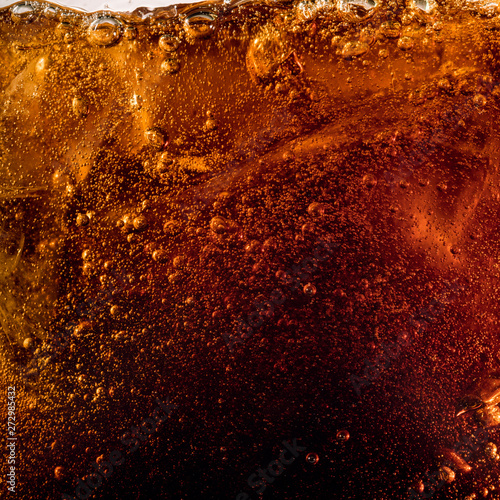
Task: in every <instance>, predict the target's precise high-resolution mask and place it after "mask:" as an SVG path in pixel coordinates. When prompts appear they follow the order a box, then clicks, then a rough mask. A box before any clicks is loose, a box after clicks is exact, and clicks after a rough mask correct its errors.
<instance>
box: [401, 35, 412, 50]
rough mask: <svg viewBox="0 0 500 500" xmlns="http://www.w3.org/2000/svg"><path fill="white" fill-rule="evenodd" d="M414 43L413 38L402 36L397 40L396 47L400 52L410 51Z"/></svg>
mask: <svg viewBox="0 0 500 500" xmlns="http://www.w3.org/2000/svg"><path fill="white" fill-rule="evenodd" d="M413 45H414V42H413V38H411V37H409V36H403V37H401V38H400V39H399V40H398V47H399V48H400V49H401V50H410V49H412V48H413Z"/></svg>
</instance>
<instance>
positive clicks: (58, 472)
mask: <svg viewBox="0 0 500 500" xmlns="http://www.w3.org/2000/svg"><path fill="white" fill-rule="evenodd" d="M65 472H66V471H65V469H64V467H56V468H55V469H54V477H55V478H56V479H57V480H58V481H61V480H62V479H64V475H65Z"/></svg>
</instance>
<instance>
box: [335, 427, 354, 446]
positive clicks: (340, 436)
mask: <svg viewBox="0 0 500 500" xmlns="http://www.w3.org/2000/svg"><path fill="white" fill-rule="evenodd" d="M350 437H351V436H350V434H349V431H346V430H341V431H338V432H337V436H336V438H337V441H339V442H340V443H345V442H346V441H349V438H350Z"/></svg>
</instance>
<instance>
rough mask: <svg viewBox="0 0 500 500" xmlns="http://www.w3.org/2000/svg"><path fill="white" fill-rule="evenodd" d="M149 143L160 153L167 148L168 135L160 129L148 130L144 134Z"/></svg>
mask: <svg viewBox="0 0 500 500" xmlns="http://www.w3.org/2000/svg"><path fill="white" fill-rule="evenodd" d="M144 136H145V137H146V141H147V143H148V144H149V145H150V146H151V147H152V148H154V149H156V150H158V151H160V150H162V149H163V148H164V147H165V143H166V141H167V134H165V132H163V130H161V129H160V128H158V127H152V128H148V129H147V130H146V132H145V134H144Z"/></svg>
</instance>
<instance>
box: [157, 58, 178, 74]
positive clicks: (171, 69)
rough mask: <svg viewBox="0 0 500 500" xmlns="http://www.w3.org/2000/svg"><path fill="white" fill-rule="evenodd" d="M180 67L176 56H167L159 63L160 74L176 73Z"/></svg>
mask: <svg viewBox="0 0 500 500" xmlns="http://www.w3.org/2000/svg"><path fill="white" fill-rule="evenodd" d="M180 67H181V63H180V61H179V59H177V57H169V58H168V59H165V60H164V61H163V62H162V63H161V67H160V69H161V73H162V75H173V74H174V73H177V72H178V71H179V69H180Z"/></svg>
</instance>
